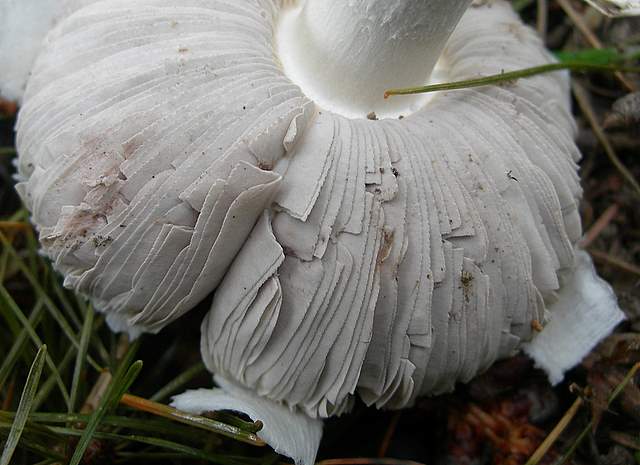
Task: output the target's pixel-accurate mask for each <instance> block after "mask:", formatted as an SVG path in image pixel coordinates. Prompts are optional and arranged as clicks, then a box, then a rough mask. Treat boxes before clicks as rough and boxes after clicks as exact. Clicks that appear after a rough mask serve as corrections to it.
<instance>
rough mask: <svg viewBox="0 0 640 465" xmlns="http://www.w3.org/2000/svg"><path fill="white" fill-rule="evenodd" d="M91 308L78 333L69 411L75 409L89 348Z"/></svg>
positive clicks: (91, 325)
mask: <svg viewBox="0 0 640 465" xmlns="http://www.w3.org/2000/svg"><path fill="white" fill-rule="evenodd" d="M93 315H94V313H93V310H91V309H88V311H87V313H86V314H85V319H84V324H83V326H82V333H81V334H80V349H79V350H78V352H77V356H76V363H75V366H74V368H73V380H72V382H71V394H70V396H69V397H70V400H69V410H68V411H69V413H71V412H73V411H75V408H76V403H77V400H78V388H79V387H80V377H81V375H82V371H83V368H84V364H85V362H86V358H87V351H88V350H89V341H90V340H91V334H92V333H93Z"/></svg>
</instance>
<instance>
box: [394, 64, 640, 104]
mask: <svg viewBox="0 0 640 465" xmlns="http://www.w3.org/2000/svg"><path fill="white" fill-rule="evenodd" d="M563 70H570V71H606V72H616V71H621V72H630V73H638V72H640V67H627V66H622V65H619V64H598V63H587V62H585V63H582V62H569V61H567V62H563V63H549V64H546V65H541V66H533V67H531V68H524V69H519V70H516V71H508V72H504V73H500V74H493V75H490V76H482V77H479V78H475V79H465V80H462V81H454V82H443V83H441V84H431V85H428V86H420V87H407V88H403V89H389V90H387V91H385V93H384V98H385V99H386V98H389V97H391V96H393V95H413V94H424V93H428V92H437V91H445V90H458V89H469V88H471V87H482V86H489V85H496V84H506V83H508V82H513V81H516V80H518V79H524V78H529V77H533V76H537V75H539V74H545V73H550V72H553V71H563Z"/></svg>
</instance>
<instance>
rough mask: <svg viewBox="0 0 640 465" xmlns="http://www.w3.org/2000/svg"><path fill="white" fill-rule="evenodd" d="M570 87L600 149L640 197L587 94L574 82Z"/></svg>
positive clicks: (637, 188)
mask: <svg viewBox="0 0 640 465" xmlns="http://www.w3.org/2000/svg"><path fill="white" fill-rule="evenodd" d="M571 87H572V89H573V95H574V96H575V97H576V101H577V102H578V105H579V106H580V110H581V111H582V113H583V114H584V116H585V118H586V119H587V121H588V122H589V125H590V126H591V128H592V129H593V132H594V134H595V135H596V138H597V139H598V140H599V141H600V143H601V144H602V147H603V148H604V151H605V153H606V154H607V156H608V157H609V160H611V163H613V165H614V166H615V167H616V169H617V170H618V171H619V172H620V174H621V175H622V177H623V178H624V179H626V180H627V182H628V183H629V184H631V186H632V187H633V188H634V190H635V191H636V193H637V194H638V195H640V184H638V181H637V180H636V178H635V177H634V176H633V174H632V173H631V172H630V171H629V170H628V169H627V167H626V166H624V164H623V163H622V161H621V160H620V158H618V154H617V153H616V151H615V149H614V148H613V146H612V145H611V142H609V138H608V137H607V134H606V133H605V132H604V129H602V126H601V125H600V123H599V122H598V117H597V116H596V113H595V111H594V109H593V107H592V106H591V102H590V101H589V96H588V95H587V92H586V91H585V89H584V87H582V85H580V84H578V83H577V82H575V81H574V82H573V84H572V86H571Z"/></svg>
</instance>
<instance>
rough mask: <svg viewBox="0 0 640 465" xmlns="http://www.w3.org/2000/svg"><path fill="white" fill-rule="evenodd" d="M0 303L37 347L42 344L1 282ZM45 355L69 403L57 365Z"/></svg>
mask: <svg viewBox="0 0 640 465" xmlns="http://www.w3.org/2000/svg"><path fill="white" fill-rule="evenodd" d="M0 304H2V305H4V306H6V307H7V308H9V309H10V310H11V311H12V312H13V314H14V315H15V316H16V317H17V318H18V320H19V321H20V323H21V324H22V327H23V328H24V329H25V330H26V331H27V333H28V334H29V337H30V338H31V340H32V341H33V343H34V344H35V345H36V346H37V347H40V346H42V345H44V344H43V342H42V341H41V340H40V337H39V336H38V335H37V334H36V331H35V330H34V329H33V327H32V326H31V323H29V320H28V319H27V317H26V316H25V315H24V313H22V310H20V307H18V304H16V302H15V301H14V300H13V298H12V297H11V295H10V294H9V292H8V291H7V290H6V288H5V287H4V285H2V284H0ZM45 356H46V363H47V366H48V367H49V369H50V370H51V373H53V375H54V376H55V377H56V382H57V384H58V387H59V388H60V394H62V397H64V400H65V403H66V404H67V405H69V392H68V391H67V387H66V386H65V384H64V382H63V381H62V377H61V376H60V372H59V371H58V367H57V366H56V364H55V363H54V362H53V359H52V358H51V357H50V356H49V354H45Z"/></svg>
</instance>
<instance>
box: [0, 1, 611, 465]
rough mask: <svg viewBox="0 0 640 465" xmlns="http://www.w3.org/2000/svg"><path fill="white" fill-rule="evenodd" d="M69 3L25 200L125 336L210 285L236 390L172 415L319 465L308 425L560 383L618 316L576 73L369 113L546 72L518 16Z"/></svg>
mask: <svg viewBox="0 0 640 465" xmlns="http://www.w3.org/2000/svg"><path fill="white" fill-rule="evenodd" d="M75 3H78V2H75ZM79 3H83V4H86V6H84V7H82V8H79V9H77V11H75V13H73V14H71V15H69V16H67V17H66V18H65V19H64V20H62V21H61V22H60V23H59V24H58V26H57V27H56V28H55V29H54V30H53V31H52V32H51V33H50V34H49V35H48V37H47V39H46V41H45V43H44V47H43V50H42V52H41V53H40V56H39V58H38V60H37V62H36V64H35V67H34V68H33V70H32V76H31V78H30V80H29V82H28V87H27V90H26V94H25V95H24V100H23V107H22V110H21V112H20V118H19V122H18V127H17V131H18V139H17V140H18V151H19V153H20V159H19V172H20V177H21V182H20V183H19V184H18V190H19V192H20V193H21V195H22V198H23V200H24V202H25V204H26V205H27V206H28V208H29V209H30V210H31V211H32V213H33V221H34V223H35V224H36V226H37V227H38V229H39V232H40V240H41V243H42V246H43V250H44V252H45V253H46V254H47V255H48V256H49V257H50V258H51V260H52V261H53V263H54V266H55V267H56V268H57V269H58V270H59V271H60V272H62V273H63V274H64V275H65V284H66V285H67V286H69V287H71V288H73V289H75V290H77V291H78V292H80V293H83V294H86V295H88V296H89V297H90V298H91V299H92V301H93V302H94V304H95V307H96V308H97V309H98V310H100V311H103V312H105V313H106V314H107V318H108V321H109V323H110V324H111V325H112V327H113V328H114V329H116V330H126V331H129V332H130V333H132V334H136V333H138V332H139V331H158V330H160V329H162V328H163V327H164V326H165V325H167V324H169V323H170V322H172V321H174V320H175V319H176V318H178V317H179V316H181V315H182V314H184V313H185V312H187V311H189V310H190V309H191V308H192V307H193V306H194V305H195V304H197V303H198V302H199V301H201V300H202V299H203V298H204V297H205V296H206V295H207V294H209V293H211V292H212V291H215V294H214V298H213V304H212V308H211V311H210V312H209V314H208V316H207V317H206V319H205V321H204V322H203V325H202V344H201V347H202V356H203V358H204V360H205V363H206V364H207V367H208V368H209V369H210V370H211V371H212V372H214V373H216V376H217V379H218V381H219V384H220V385H222V386H223V388H224V391H220V390H207V391H192V392H187V393H185V394H183V395H181V396H178V397H177V398H176V399H175V405H176V406H178V407H179V408H182V409H186V410H190V411H203V410H211V409H214V408H223V407H225V406H226V407H230V408H236V409H244V410H246V411H248V412H249V413H252V414H253V415H257V416H261V417H263V416H265V417H267V418H268V420H271V422H270V421H266V422H265V430H264V431H263V432H262V434H264V437H265V439H267V440H268V441H269V442H270V443H271V444H272V445H274V447H275V448H276V450H278V451H280V452H282V453H285V454H287V455H289V456H291V457H293V458H294V459H295V460H296V461H297V462H299V463H304V464H307V465H308V464H310V463H312V462H313V459H314V455H315V450H316V448H317V444H318V442H319V439H320V423H319V421H317V420H313V419H316V418H322V417H327V416H331V415H337V414H340V413H343V412H346V411H348V410H349V408H350V406H351V404H352V401H353V399H354V397H355V396H356V395H357V396H360V397H361V398H362V399H363V400H364V401H365V402H366V403H367V404H375V405H376V406H378V407H381V408H402V407H404V406H407V405H410V404H411V403H412V402H413V401H414V400H415V398H416V397H418V396H420V395H426V394H435V393H440V392H445V391H448V390H450V389H452V388H453V386H454V384H455V383H456V382H457V381H468V380H470V379H471V378H472V377H473V376H475V375H476V374H477V373H478V372H480V371H482V370H485V369H486V368H488V367H489V366H490V365H491V364H492V363H493V362H494V361H495V360H497V359H498V358H501V357H505V356H508V355H510V354H512V353H513V352H514V351H516V350H518V349H519V348H521V347H522V346H523V345H525V347H526V350H527V351H528V353H530V354H531V355H532V356H533V357H534V358H535V359H536V361H537V362H538V364H539V365H540V366H542V367H543V368H545V369H546V370H547V371H548V373H549V374H550V377H551V378H552V380H553V381H558V380H559V379H561V377H562V375H563V373H564V371H565V370H567V369H568V368H570V367H571V366H573V365H574V364H576V363H577V362H578V361H579V360H580V359H581V358H582V357H583V356H584V355H585V354H586V353H587V352H588V351H589V350H590V349H591V348H592V347H593V346H594V345H595V343H596V342H597V341H598V340H600V339H601V338H602V337H604V336H605V335H606V334H608V333H609V332H610V331H611V330H612V328H613V327H614V326H615V325H616V324H617V323H618V322H619V321H620V320H621V318H622V314H621V312H620V311H619V309H618V307H617V304H616V302H615V297H614V296H613V293H612V291H611V289H610V288H609V287H608V286H607V285H606V284H605V283H603V282H602V281H601V280H599V278H597V276H596V275H595V274H594V272H593V267H592V265H591V262H590V260H589V258H588V256H587V255H586V254H584V253H583V252H579V251H578V252H576V250H575V244H576V243H577V241H578V239H579V238H580V235H581V226H580V218H579V215H578V208H577V207H578V202H579V199H580V195H581V190H580V186H579V178H578V175H577V165H576V162H577V161H578V159H579V157H580V154H579V153H578V150H577V149H576V147H575V145H574V144H573V141H572V136H573V131H574V123H573V119H572V117H571V113H570V110H569V94H568V82H567V76H566V75H564V74H563V73H554V74H547V75H543V76H538V77H535V78H531V79H528V80H523V81H518V82H513V83H509V84H508V85H505V86H499V87H482V88H477V89H467V90H462V91H455V92H449V93H441V94H438V95H436V96H435V97H433V98H425V97H398V98H395V99H390V100H386V101H385V100H384V99H383V98H382V96H383V91H384V90H385V89H386V88H389V87H400V86H406V85H419V84H422V83H424V82H426V81H428V80H429V79H430V76H432V77H431V79H436V78H437V79H446V80H457V79H461V78H469V77H474V76H478V75H487V74H496V73H499V72H501V71H502V70H514V69H519V68H523V67H527V66H532V65H537V64H543V63H547V62H549V61H550V60H551V57H550V55H549V54H548V53H547V52H546V51H545V49H544V47H543V45H542V43H541V42H540V40H539V39H538V38H537V37H536V35H535V33H534V32H533V31H531V30H530V29H529V28H528V27H526V26H524V25H523V24H522V23H521V22H520V20H519V19H518V17H517V16H516V15H515V14H514V13H513V12H512V11H511V8H510V6H509V4H508V3H506V2H503V1H500V0H496V1H482V2H477V5H476V4H474V5H472V7H471V8H469V9H468V10H467V11H466V12H465V10H466V8H467V6H468V5H469V3H470V1H469V0H455V1H453V0H430V1H427V0H403V1H401V0H393V1H392V0H354V1H350V2H345V1H344V0H307V1H306V2H301V4H300V5H298V4H297V3H296V2H290V1H287V2H280V1H276V0H183V1H181V2H175V1H172V0H103V1H87V0H85V1H83V2H79ZM67 8H69V9H70V10H73V9H76V8H77V7H73V8H72V7H69V6H68V5H67ZM463 13H464V15H463ZM461 17H462V19H460V18H461ZM456 25H457V27H456ZM454 28H455V31H454V32H453V33H452V31H453V29H454ZM451 33H452V34H451ZM436 62H437V64H436ZM434 66H435V67H436V72H435V73H433V75H432V69H433V67H434ZM0 82H2V81H0ZM372 112H375V114H376V115H377V117H378V118H380V119H379V120H374V118H373V114H372ZM367 115H368V117H367ZM399 116H403V118H402V119H400V118H398V117H399ZM549 319H550V322H549V324H548V327H547V329H545V330H544V331H542V333H541V334H540V335H539V336H537V337H535V338H534V331H533V329H532V328H533V327H534V326H536V324H537V323H541V324H544V323H546V322H547V321H549ZM567 334H571V337H570V338H569V337H567ZM532 338H533V342H529V341H531V339H532ZM567 341H570V342H571V344H570V345H569V344H568V343H567ZM292 424H296V425H298V426H297V427H292V428H283V427H282V425H292Z"/></svg>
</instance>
